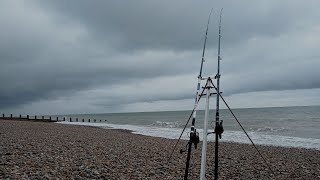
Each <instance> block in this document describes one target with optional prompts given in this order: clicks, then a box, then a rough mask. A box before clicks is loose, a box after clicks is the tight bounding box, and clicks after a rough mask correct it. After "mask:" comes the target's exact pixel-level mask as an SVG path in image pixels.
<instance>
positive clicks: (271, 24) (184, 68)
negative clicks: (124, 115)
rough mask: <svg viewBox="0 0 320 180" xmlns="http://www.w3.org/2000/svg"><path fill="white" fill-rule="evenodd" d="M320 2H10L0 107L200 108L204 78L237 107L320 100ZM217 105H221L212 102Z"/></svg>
mask: <svg viewBox="0 0 320 180" xmlns="http://www.w3.org/2000/svg"><path fill="white" fill-rule="evenodd" d="M319 7H320V1H317V0H309V1H300V0H299V1H298V0H297V1H295V0H287V1H285V0H283V1H278V0H262V1H237V0H230V1H212V0H210V1H189V0H180V1H171V0H170V1H169V0H161V1H150V0H135V1H130V0H127V1H125V0H124V1H118V0H115V1H112V0H111V1H99V0H97V1H89V0H68V1H65V0H55V1H42V0H37V1H35V0H28V1H24V0H1V1H0V27H1V30H0V63H1V66H0V82H1V86H0V87H1V88H0V112H4V113H30V114H32V113H34V114H68V113H107V112H126V111H158V110H187V109H191V108H192V107H193V102H194V95H195V88H196V82H197V76H198V73H199V68H200V61H201V54H202V47H203V41H204V35H205V29H206V23H207V19H208V15H209V13H210V10H211V8H213V15H212V18H211V22H210V26H209V32H208V33H209V34H208V41H207V50H206V57H205V59H206V62H205V68H204V70H203V71H204V74H203V75H204V76H207V75H215V73H216V61H217V40H218V13H219V11H220V9H221V8H224V12H223V17H222V41H221V42H222V43H221V47H222V50H221V53H222V58H223V59H222V61H221V73H222V76H221V89H222V91H223V94H224V96H225V98H226V100H227V101H228V102H229V103H230V105H231V107H235V108H241V107H244V108H246V107H267V106H301V105H320V78H319V77H320V50H319V49H320V11H319ZM212 107H213V105H212Z"/></svg>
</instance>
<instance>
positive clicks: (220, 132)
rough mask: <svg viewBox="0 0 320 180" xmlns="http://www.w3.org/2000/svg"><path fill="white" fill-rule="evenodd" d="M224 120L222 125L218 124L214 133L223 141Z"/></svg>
mask: <svg viewBox="0 0 320 180" xmlns="http://www.w3.org/2000/svg"><path fill="white" fill-rule="evenodd" d="M222 123H223V120H221V121H220V123H217V125H216V127H215V129H214V132H215V133H217V134H218V136H219V139H221V134H222V133H223V132H224V129H223V126H222Z"/></svg>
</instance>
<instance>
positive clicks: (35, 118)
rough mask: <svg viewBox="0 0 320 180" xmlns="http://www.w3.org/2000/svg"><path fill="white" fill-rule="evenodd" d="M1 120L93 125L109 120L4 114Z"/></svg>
mask: <svg viewBox="0 0 320 180" xmlns="http://www.w3.org/2000/svg"><path fill="white" fill-rule="evenodd" d="M0 119H6V120H20V121H42V122H59V121H67V122H91V123H97V122H100V123H102V122H107V120H101V119H100V120H99V121H98V120H96V119H93V121H91V120H90V119H84V118H82V119H80V118H77V117H76V118H74V117H68V118H67V117H66V116H64V117H61V116H37V115H34V116H30V115H25V116H23V115H21V114H19V116H15V115H13V114H10V115H6V114H4V113H3V114H2V116H1V117H0Z"/></svg>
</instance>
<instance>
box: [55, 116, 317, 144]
mask: <svg viewBox="0 0 320 180" xmlns="http://www.w3.org/2000/svg"><path fill="white" fill-rule="evenodd" d="M58 123H62V124H73V125H85V126H95V127H101V128H105V129H110V128H113V129H126V130H130V131H132V133H134V134H141V135H146V136H154V137H162V138H167V139H177V138H178V137H179V135H180V133H181V131H182V129H181V128H167V127H150V126H148V127H146V126H135V125H119V124H106V123H83V122H58ZM197 131H198V132H199V136H200V140H202V139H203V129H197ZM210 131H213V130H212V129H211V130H208V132H210ZM188 134H189V131H185V132H184V133H183V135H182V137H181V138H182V139H185V140H188V139H189V137H188ZM248 134H249V136H250V137H251V139H252V140H253V141H254V142H255V143H256V144H261V145H271V146H283V147H296V148H308V149H318V150H320V139H315V138H301V137H291V136H281V135H271V134H264V133H261V132H257V131H255V132H252V131H251V132H248ZM208 141H214V135H209V136H208ZM221 141H225V142H237V143H245V144H250V143H251V142H250V141H249V140H248V138H247V137H246V135H245V134H244V133H243V132H242V131H228V130H227V131H225V132H224V133H223V134H222V139H221Z"/></svg>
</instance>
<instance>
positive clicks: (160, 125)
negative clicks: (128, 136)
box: [150, 121, 180, 128]
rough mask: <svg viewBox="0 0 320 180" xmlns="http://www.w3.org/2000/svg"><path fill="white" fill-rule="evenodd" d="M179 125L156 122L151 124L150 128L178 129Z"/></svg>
mask: <svg viewBox="0 0 320 180" xmlns="http://www.w3.org/2000/svg"><path fill="white" fill-rule="evenodd" d="M179 125H180V124H179V123H177V122H164V121H156V122H155V123H152V124H151V125H150V126H154V127H166V128H177V127H179Z"/></svg>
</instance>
